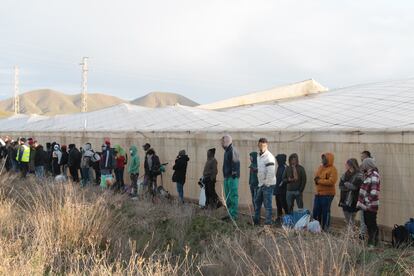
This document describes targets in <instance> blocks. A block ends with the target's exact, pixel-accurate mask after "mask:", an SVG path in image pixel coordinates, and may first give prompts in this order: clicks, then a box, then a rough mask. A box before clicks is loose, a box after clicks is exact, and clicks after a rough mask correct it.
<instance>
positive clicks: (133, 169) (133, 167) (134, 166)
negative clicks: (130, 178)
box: [128, 146, 140, 174]
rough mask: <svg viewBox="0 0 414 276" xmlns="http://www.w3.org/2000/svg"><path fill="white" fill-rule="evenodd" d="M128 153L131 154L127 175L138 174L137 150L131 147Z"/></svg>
mask: <svg viewBox="0 0 414 276" xmlns="http://www.w3.org/2000/svg"><path fill="white" fill-rule="evenodd" d="M129 151H130V152H131V161H130V162H129V166H128V173H130V174H138V173H139V166H140V160H139V155H138V149H137V147H136V146H131V147H130V148H129Z"/></svg>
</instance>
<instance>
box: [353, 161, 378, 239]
mask: <svg viewBox="0 0 414 276" xmlns="http://www.w3.org/2000/svg"><path fill="white" fill-rule="evenodd" d="M361 171H362V172H363V173H364V182H363V183H362V185H361V187H360V189H359V197H358V203H357V207H358V208H359V209H361V210H362V211H363V212H364V221H365V224H366V226H367V231H368V246H370V247H374V246H376V245H377V244H378V225H377V213H378V207H379V193H380V187H381V177H380V175H379V173H378V168H377V165H376V164H375V160H374V159H372V158H365V159H364V160H363V161H362V165H361Z"/></svg>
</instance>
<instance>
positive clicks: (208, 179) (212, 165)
mask: <svg viewBox="0 0 414 276" xmlns="http://www.w3.org/2000/svg"><path fill="white" fill-rule="evenodd" d="M215 154H216V149H215V148H211V149H209V150H208V151H207V161H206V164H205V165H204V170H203V183H204V189H205V192H206V207H210V208H219V207H221V206H223V204H222V203H221V201H220V200H219V197H218V195H217V193H216V180H217V174H218V169H217V160H216V158H215Z"/></svg>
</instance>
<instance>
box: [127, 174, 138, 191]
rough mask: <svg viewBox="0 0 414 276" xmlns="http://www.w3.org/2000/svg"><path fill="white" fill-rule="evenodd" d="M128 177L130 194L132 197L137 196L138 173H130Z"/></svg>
mask: <svg viewBox="0 0 414 276" xmlns="http://www.w3.org/2000/svg"><path fill="white" fill-rule="evenodd" d="M129 177H130V178H131V194H132V195H137V194H138V177H139V174H138V173H131V174H130V175H129Z"/></svg>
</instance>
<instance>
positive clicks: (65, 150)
mask: <svg viewBox="0 0 414 276" xmlns="http://www.w3.org/2000/svg"><path fill="white" fill-rule="evenodd" d="M61 150H62V158H61V159H60V164H59V165H60V167H61V171H62V174H63V175H64V176H67V175H68V172H67V170H68V161H69V153H68V148H67V147H66V145H62V148H61Z"/></svg>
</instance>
